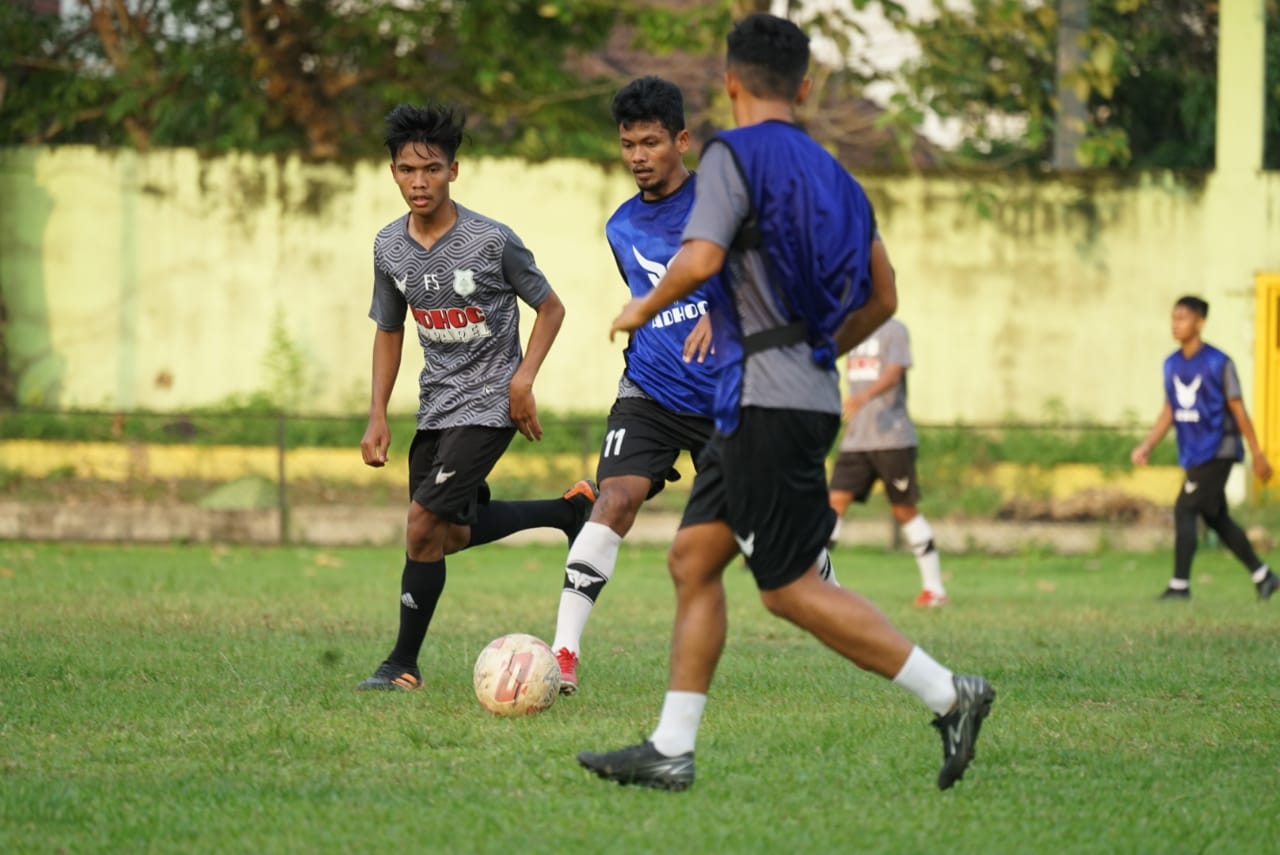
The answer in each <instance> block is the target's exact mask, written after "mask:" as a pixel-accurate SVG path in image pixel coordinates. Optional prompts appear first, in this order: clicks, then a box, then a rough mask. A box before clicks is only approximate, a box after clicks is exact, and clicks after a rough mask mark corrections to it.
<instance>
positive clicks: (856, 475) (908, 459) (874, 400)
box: [830, 318, 947, 608]
mask: <svg viewBox="0 0 1280 855" xmlns="http://www.w3.org/2000/svg"><path fill="white" fill-rule="evenodd" d="M910 367H911V338H910V335H909V334H908V333H907V328H906V326H905V325H904V324H903V323H902V321H899V320H898V319H897V318H890V319H889V320H887V321H885V323H884V324H883V325H882V326H881V327H880V328H879V329H877V330H876V331H875V332H874V333H872V335H871V337H870V338H868V339H867V340H866V341H864V342H863V343H862V344H860V345H858V346H857V347H856V348H854V349H853V350H852V351H850V353H849V357H848V360H847V362H846V363H845V379H846V380H847V381H848V387H849V391H848V395H847V397H846V398H845V400H844V418H845V428H844V436H843V438H842V439H841V440H840V455H839V457H837V458H836V465H835V469H834V471H832V473H831V496H830V498H831V509H832V510H834V511H835V512H836V527H835V529H833V530H832V532H831V543H830V546H831V547H832V548H834V547H835V545H836V542H837V540H838V539H839V537H840V521H841V518H842V516H843V515H844V512H845V511H846V510H847V509H848V507H849V503H850V502H854V501H857V502H865V501H866V500H867V497H868V496H870V495H871V488H872V487H873V486H875V483H876V481H877V480H878V481H881V482H883V483H884V491H885V495H886V496H887V497H888V499H889V507H890V509H891V510H892V512H893V518H894V519H895V520H896V521H897V523H898V525H899V526H901V527H902V535H903V537H905V538H906V541H907V545H908V546H910V547H911V551H912V552H913V553H915V556H916V563H917V564H918V565H919V567H920V582H921V591H920V595H919V596H918V597H916V601H915V603H916V605H917V606H923V607H926V608H929V607H936V606H941V605H945V604H946V602H947V590H946V588H944V587H943V585H942V567H941V562H940V561H939V559H938V549H937V547H936V546H935V545H934V542H933V529H932V528H931V527H930V526H929V521H928V520H926V519H925V518H924V515H923V514H921V513H920V510H919V508H918V507H917V505H918V504H919V502H920V483H919V480H918V479H917V478H916V446H917V445H918V444H919V441H918V439H917V438H916V428H915V425H914V424H912V422H911V416H910V415H909V414H908V413H907V369H908V368H910Z"/></svg>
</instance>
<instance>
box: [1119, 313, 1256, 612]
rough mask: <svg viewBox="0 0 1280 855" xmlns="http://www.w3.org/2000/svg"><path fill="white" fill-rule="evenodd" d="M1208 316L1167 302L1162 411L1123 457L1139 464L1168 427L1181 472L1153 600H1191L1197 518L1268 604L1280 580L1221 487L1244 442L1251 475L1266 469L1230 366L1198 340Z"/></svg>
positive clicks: (1239, 457)
mask: <svg viewBox="0 0 1280 855" xmlns="http://www.w3.org/2000/svg"><path fill="white" fill-rule="evenodd" d="M1208 316H1209V304H1208V303H1206V302H1205V301H1204V300H1202V299H1201V298H1199V297H1192V296H1187V297H1183V298H1182V299H1180V300H1178V302H1177V303H1175V304H1174V307H1173V338H1174V340H1175V341H1177V342H1178V345H1179V347H1178V349H1177V350H1175V351H1174V352H1173V353H1171V354H1170V355H1169V358H1168V359H1166V360H1165V361H1164V394H1165V402H1164V407H1163V408H1162V409H1161V410H1160V415H1158V416H1157V417H1156V423H1155V424H1154V425H1153V426H1152V428H1151V431H1150V432H1149V433H1148V434H1147V436H1146V438H1145V439H1143V440H1142V442H1141V443H1139V445H1138V447H1137V448H1135V449H1134V450H1133V452H1132V454H1131V455H1130V459H1131V460H1132V461H1133V463H1134V464H1135V465H1138V466H1142V465H1145V464H1146V462H1147V460H1148V459H1149V458H1150V456H1151V449H1153V448H1155V446H1156V443H1158V442H1159V441H1160V440H1161V439H1163V438H1164V435H1165V434H1166V433H1168V432H1169V428H1170V427H1173V428H1174V433H1175V435H1176V436H1177V439H1178V463H1179V464H1180V465H1181V466H1182V468H1183V469H1184V470H1186V478H1185V479H1184V480H1183V482H1182V488H1181V489H1180V490H1179V491H1178V498H1177V500H1176V501H1175V502H1174V505H1173V521H1174V547H1173V578H1171V579H1170V580H1169V586H1168V587H1167V588H1166V589H1165V591H1164V593H1162V594H1161V595H1160V599H1162V600H1187V599H1190V598H1191V561H1192V559H1193V558H1195V554H1196V542H1197V540H1198V537H1197V532H1196V528H1197V517H1203V518H1204V521H1205V523H1206V524H1207V525H1208V526H1209V528H1211V529H1213V530H1214V531H1216V532H1217V533H1218V537H1220V538H1221V539H1222V542H1223V543H1224V544H1226V547H1227V549H1229V550H1231V554H1232V555H1234V556H1235V557H1236V558H1238V559H1239V560H1240V563H1241V564H1243V565H1244V566H1245V568H1246V569H1247V570H1248V571H1249V573H1250V575H1251V577H1252V579H1253V584H1254V587H1255V589H1256V591H1257V594H1258V599H1260V600H1269V599H1270V598H1271V595H1272V594H1273V593H1275V591H1276V589H1277V588H1280V578H1277V577H1276V574H1275V573H1273V572H1271V569H1270V568H1269V567H1267V565H1266V564H1265V563H1264V562H1263V561H1262V559H1260V558H1259V557H1258V554H1257V553H1256V552H1254V551H1253V545H1252V544H1250V543H1249V538H1248V536H1247V535H1245V533H1244V531H1243V530H1241V528H1240V526H1239V525H1237V524H1236V521H1235V520H1233V519H1232V518H1231V514H1230V511H1229V509H1228V508H1227V493H1226V486H1227V477H1228V476H1229V475H1230V474H1231V467H1232V466H1234V465H1235V464H1236V463H1237V462H1238V461H1240V460H1243V459H1244V446H1245V444H1247V445H1248V446H1249V456H1250V457H1251V458H1252V459H1253V474H1254V475H1256V476H1258V479H1259V480H1260V481H1264V482H1265V481H1269V480H1270V479H1271V464H1270V463H1269V462H1268V461H1267V456H1266V455H1265V454H1263V452H1262V447H1261V446H1259V445H1258V437H1257V435H1256V434H1254V431H1253V422H1251V421H1250V420H1249V413H1248V412H1247V411H1246V410H1245V408H1244V399H1243V398H1242V397H1241V394H1240V378H1239V377H1238V376H1237V375H1236V367H1235V364H1234V363H1232V361H1231V357H1229V356H1227V355H1226V354H1225V353H1223V352H1222V351H1221V350H1218V349H1217V348H1216V347H1214V346H1213V345H1211V344H1207V343H1205V342H1204V341H1203V340H1202V339H1201V338H1200V333H1201V331H1202V330H1203V328H1204V322H1205V318H1207V317H1208Z"/></svg>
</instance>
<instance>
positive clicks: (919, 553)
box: [902, 514, 947, 597]
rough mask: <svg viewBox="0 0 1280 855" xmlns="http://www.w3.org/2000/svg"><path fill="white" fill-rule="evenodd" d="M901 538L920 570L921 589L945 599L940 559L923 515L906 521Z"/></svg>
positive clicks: (945, 590) (931, 528) (930, 528)
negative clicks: (909, 548)
mask: <svg viewBox="0 0 1280 855" xmlns="http://www.w3.org/2000/svg"><path fill="white" fill-rule="evenodd" d="M902 536H903V537H905V538H906V540H907V545H908V546H910V547H911V551H912V552H913V553H915V556H916V565H917V566H918V567H919V568H920V585H921V587H922V588H924V590H926V591H929V592H931V593H934V594H940V595H942V596H944V597H945V596H946V595H947V589H946V588H944V587H943V586H942V559H941V558H940V557H939V556H938V550H937V548H936V547H935V546H934V544H933V527H932V526H930V525H929V521H928V520H927V519H925V518H924V514H916V515H915V516H914V517H912V518H911V519H909V520H907V522H906V523H905V524H904V525H903V526H902Z"/></svg>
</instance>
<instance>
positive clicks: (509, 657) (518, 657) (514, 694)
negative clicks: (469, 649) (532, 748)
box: [474, 632, 560, 716]
mask: <svg viewBox="0 0 1280 855" xmlns="http://www.w3.org/2000/svg"><path fill="white" fill-rule="evenodd" d="M474 682H475V689H476V698H477V699H479V701H480V704H481V706H483V707H484V708H485V709H487V710H488V711H489V712H491V713H493V714H494V715H502V716H509V715H533V714H534V713H539V712H542V711H543V710H545V709H547V708H548V707H550V706H551V705H552V704H553V703H555V701H556V698H557V697H559V696H560V663H559V662H557V661H556V655H555V654H554V653H552V652H551V648H550V647H549V646H548V645H547V643H546V642H545V641H542V640H541V639H539V638H536V637H535V636H532V635H527V634H525V633H521V632H515V633H511V634H510V635H504V636H502V637H501V638H495V639H494V640H493V641H491V642H489V646H488V647H486V648H485V649H484V650H482V651H480V656H479V657H478V658H477V659H476V668H475V674H474Z"/></svg>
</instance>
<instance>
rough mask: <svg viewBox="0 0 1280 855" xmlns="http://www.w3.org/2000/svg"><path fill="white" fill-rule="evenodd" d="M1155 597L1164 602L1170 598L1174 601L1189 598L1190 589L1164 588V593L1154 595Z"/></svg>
mask: <svg viewBox="0 0 1280 855" xmlns="http://www.w3.org/2000/svg"><path fill="white" fill-rule="evenodd" d="M1156 599H1157V600H1161V601H1164V602H1167V601H1170V600H1172V601H1174V602H1178V601H1182V600H1189V599H1191V589H1190V588H1165V589H1164V593H1163V594H1161V595H1160V596H1158V597H1156Z"/></svg>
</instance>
